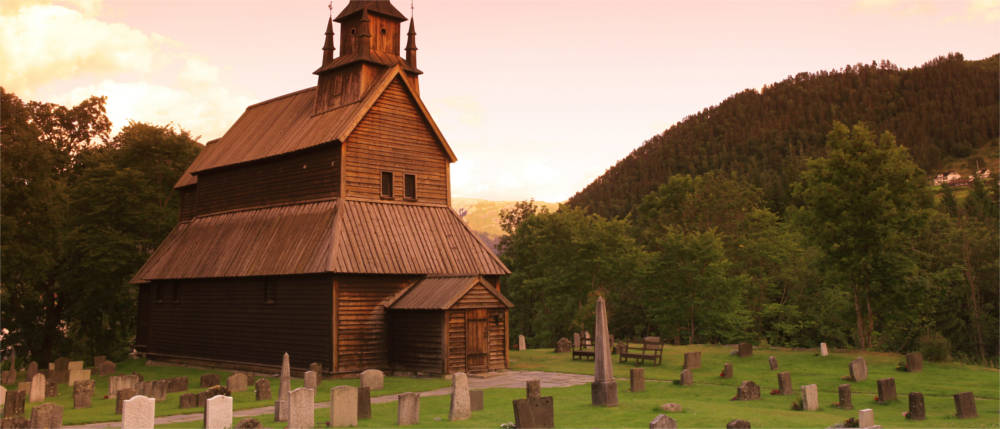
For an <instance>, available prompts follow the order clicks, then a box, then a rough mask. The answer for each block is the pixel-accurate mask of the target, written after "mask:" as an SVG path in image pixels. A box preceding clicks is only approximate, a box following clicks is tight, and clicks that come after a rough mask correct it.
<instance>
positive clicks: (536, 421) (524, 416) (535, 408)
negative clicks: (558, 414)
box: [514, 396, 556, 429]
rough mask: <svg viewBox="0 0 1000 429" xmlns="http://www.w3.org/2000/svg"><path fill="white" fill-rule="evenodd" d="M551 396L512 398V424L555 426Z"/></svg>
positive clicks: (524, 426)
mask: <svg viewBox="0 0 1000 429" xmlns="http://www.w3.org/2000/svg"><path fill="white" fill-rule="evenodd" d="M552 404H553V402H552V397H551V396H546V397H543V398H527V399H515V400H514V425H515V426H516V427H518V428H519V429H520V428H552V427H555V426H556V425H555V415H554V414H553V407H552Z"/></svg>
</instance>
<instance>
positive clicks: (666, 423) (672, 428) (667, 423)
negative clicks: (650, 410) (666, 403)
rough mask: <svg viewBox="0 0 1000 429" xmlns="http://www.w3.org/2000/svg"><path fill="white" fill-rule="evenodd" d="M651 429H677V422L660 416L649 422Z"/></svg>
mask: <svg viewBox="0 0 1000 429" xmlns="http://www.w3.org/2000/svg"><path fill="white" fill-rule="evenodd" d="M649 429H677V421H676V420H674V419H672V418H670V417H669V416H667V415H666V414H660V415H658V416H656V418H655V419H653V421H651V422H649Z"/></svg>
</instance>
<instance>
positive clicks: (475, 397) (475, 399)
mask: <svg viewBox="0 0 1000 429" xmlns="http://www.w3.org/2000/svg"><path fill="white" fill-rule="evenodd" d="M483 405H484V402H483V391H482V390H470V391H469V409H470V410H472V411H481V410H482V409H483Z"/></svg>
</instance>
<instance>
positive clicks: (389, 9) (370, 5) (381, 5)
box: [334, 0, 406, 22]
mask: <svg viewBox="0 0 1000 429" xmlns="http://www.w3.org/2000/svg"><path fill="white" fill-rule="evenodd" d="M363 9H368V12H369V13H377V14H380V15H385V16H387V17H390V18H393V19H396V20H399V21H406V16H405V15H403V14H402V13H400V12H399V9H396V7H395V6H393V5H392V3H390V2H389V0H351V1H350V2H349V3H347V7H345V8H344V10H343V11H341V12H340V15H337V17H336V18H334V21H337V22H340V21H341V20H343V19H344V18H347V17H348V16H351V15H354V14H356V13H360V12H361V11H362V10H363Z"/></svg>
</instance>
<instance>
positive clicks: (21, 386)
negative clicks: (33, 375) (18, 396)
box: [17, 380, 31, 393]
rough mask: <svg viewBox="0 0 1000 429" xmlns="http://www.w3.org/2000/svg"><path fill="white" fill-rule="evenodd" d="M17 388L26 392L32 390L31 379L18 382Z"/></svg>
mask: <svg viewBox="0 0 1000 429" xmlns="http://www.w3.org/2000/svg"><path fill="white" fill-rule="evenodd" d="M17 390H19V391H21V392H25V393H27V392H31V380H28V381H22V382H20V383H17Z"/></svg>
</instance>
